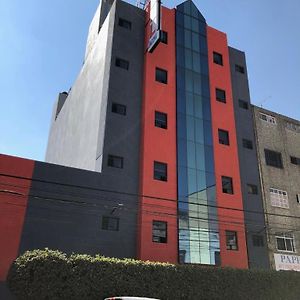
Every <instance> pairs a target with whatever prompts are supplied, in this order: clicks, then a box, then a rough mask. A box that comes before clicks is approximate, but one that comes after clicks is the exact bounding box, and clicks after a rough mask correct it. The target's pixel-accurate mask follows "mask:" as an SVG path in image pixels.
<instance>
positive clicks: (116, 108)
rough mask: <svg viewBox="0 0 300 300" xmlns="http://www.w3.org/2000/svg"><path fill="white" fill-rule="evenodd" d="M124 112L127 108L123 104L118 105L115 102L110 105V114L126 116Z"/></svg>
mask: <svg viewBox="0 0 300 300" xmlns="http://www.w3.org/2000/svg"><path fill="white" fill-rule="evenodd" d="M126 110H127V107H126V105H124V104H120V103H117V102H113V103H112V104H111V112H113V113H114V114H118V115H122V116H126V113H127V111H126Z"/></svg>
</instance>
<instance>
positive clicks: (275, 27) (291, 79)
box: [0, 0, 300, 161]
mask: <svg viewBox="0 0 300 300" xmlns="http://www.w3.org/2000/svg"><path fill="white" fill-rule="evenodd" d="M128 2H131V3H133V4H135V3H136V1H128ZM181 2H182V1H166V0H165V1H163V5H165V6H167V7H170V8H171V7H174V6H176V5H177V4H179V3H181ZM98 3H99V0H75V1H74V0H26V1H20V0H0V105H1V106H0V153H3V154H9V155H15V156H20V157H25V158H31V159H35V160H41V161H43V160H44V157H45V152H46V147H47V140H48V133H49V128H50V119H51V114H52V106H53V103H54V101H55V100H56V97H57V95H58V93H59V92H61V91H65V90H69V88H70V87H71V86H72V84H73V83H74V81H75V79H76V77H77V75H78V73H79V71H80V68H81V66H82V63H83V58H84V52H85V43H86V38H87V32H88V28H89V24H90V21H91V20H92V17H93V15H94V12H95V10H96V8H97V6H98ZM194 3H195V4H196V6H197V7H198V9H199V10H200V11H201V13H202V14H203V15H204V17H205V18H206V21H207V23H208V25H210V26H212V27H215V28H217V29H219V30H221V31H223V32H226V33H227V38H228V43H229V45H230V46H232V47H235V48H238V49H240V50H242V51H245V52H246V59H247V67H248V76H249V84H250V94H251V101H252V103H253V104H255V105H258V106H263V107H264V108H267V109H270V110H272V111H275V112H279V113H281V114H284V115H287V116H289V117H292V118H295V119H298V120H300V108H299V104H300V93H299V91H298V90H299V89H300V33H299V29H300V1H299V0H286V1H277V0H275V1H274V0H251V1H250V0H195V1H194ZM295 91H296V92H295Z"/></svg>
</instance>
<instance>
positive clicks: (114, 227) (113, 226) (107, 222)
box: [102, 216, 119, 231]
mask: <svg viewBox="0 0 300 300" xmlns="http://www.w3.org/2000/svg"><path fill="white" fill-rule="evenodd" d="M102 229H103V230H110V231H119V218H115V217H107V216H103V217H102Z"/></svg>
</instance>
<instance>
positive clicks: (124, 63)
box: [115, 57, 129, 71]
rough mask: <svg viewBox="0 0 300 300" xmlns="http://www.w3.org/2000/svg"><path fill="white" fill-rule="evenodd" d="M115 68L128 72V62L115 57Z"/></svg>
mask: <svg viewBox="0 0 300 300" xmlns="http://www.w3.org/2000/svg"><path fill="white" fill-rule="evenodd" d="M115 66H116V67H118V68H120V69H123V70H126V71H128V70H129V61H128V60H126V59H123V58H120V57H116V60H115Z"/></svg>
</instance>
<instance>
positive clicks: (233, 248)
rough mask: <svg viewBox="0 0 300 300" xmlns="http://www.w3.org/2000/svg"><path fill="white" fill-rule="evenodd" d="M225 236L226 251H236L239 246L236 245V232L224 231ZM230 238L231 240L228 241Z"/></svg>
mask: <svg viewBox="0 0 300 300" xmlns="http://www.w3.org/2000/svg"><path fill="white" fill-rule="evenodd" d="M225 236H226V249H227V250H230V251H238V250H239V244H238V235H237V232H236V231H233V230H225ZM232 237H233V239H230V238H232Z"/></svg>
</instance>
